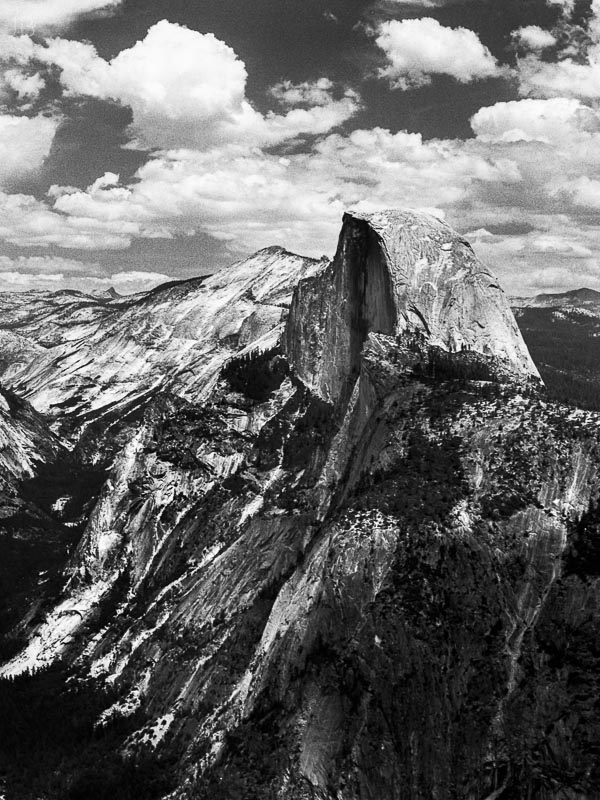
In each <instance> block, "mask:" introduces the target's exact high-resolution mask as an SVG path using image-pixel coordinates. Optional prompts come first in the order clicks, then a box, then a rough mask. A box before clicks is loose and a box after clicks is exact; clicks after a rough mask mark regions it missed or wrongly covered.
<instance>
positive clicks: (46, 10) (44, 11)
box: [0, 0, 122, 34]
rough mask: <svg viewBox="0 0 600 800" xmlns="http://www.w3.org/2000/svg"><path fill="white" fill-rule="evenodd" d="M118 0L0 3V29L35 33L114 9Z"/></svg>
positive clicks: (26, 0)
mask: <svg viewBox="0 0 600 800" xmlns="http://www.w3.org/2000/svg"><path fill="white" fill-rule="evenodd" d="M121 2H122V0H2V3H0V29H1V30H4V31H7V32H9V33H15V34H18V33H36V32H40V31H43V30H47V29H48V28H57V27H63V26H65V25H68V24H69V23H71V22H73V20H75V19H77V18H78V17H81V16H84V15H86V14H91V13H94V12H99V11H104V12H106V11H110V10H114V9H115V8H116V7H117V6H119V5H121Z"/></svg>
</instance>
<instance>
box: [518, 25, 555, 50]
mask: <svg viewBox="0 0 600 800" xmlns="http://www.w3.org/2000/svg"><path fill="white" fill-rule="evenodd" d="M513 38H514V39H515V40H516V41H517V42H518V43H519V44H520V45H521V46H523V47H525V48H527V49H528V50H536V51H539V50H544V49H546V48H547V47H552V46H553V45H555V44H556V37H555V36H554V35H553V34H552V33H550V31H547V30H544V28H540V27H539V25H527V26H526V27H524V28H519V29H518V30H516V31H515V32H514V33H513Z"/></svg>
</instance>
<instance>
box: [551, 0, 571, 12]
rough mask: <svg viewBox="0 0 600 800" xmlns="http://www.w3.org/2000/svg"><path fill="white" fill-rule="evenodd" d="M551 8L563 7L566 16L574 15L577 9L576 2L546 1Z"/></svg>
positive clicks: (564, 0) (569, 0)
mask: <svg viewBox="0 0 600 800" xmlns="http://www.w3.org/2000/svg"><path fill="white" fill-rule="evenodd" d="M546 3H547V4H548V5H549V6H561V7H562V9H563V11H564V13H565V14H567V15H568V14H572V13H573V10H574V8H575V0H546Z"/></svg>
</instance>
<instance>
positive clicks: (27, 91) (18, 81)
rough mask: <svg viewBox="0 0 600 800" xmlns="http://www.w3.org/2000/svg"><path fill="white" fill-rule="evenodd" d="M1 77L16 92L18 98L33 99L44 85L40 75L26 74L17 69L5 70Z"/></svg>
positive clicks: (44, 82)
mask: <svg viewBox="0 0 600 800" xmlns="http://www.w3.org/2000/svg"><path fill="white" fill-rule="evenodd" d="M2 78H3V80H4V83H5V84H6V86H7V87H8V88H10V89H12V90H13V91H14V92H16V93H17V95H18V96H19V98H20V99H33V98H35V97H37V96H38V95H39V94H40V92H41V91H42V89H43V88H44V87H45V86H46V81H45V80H44V79H43V78H42V76H41V75H38V74H34V75H28V74H27V73H25V72H23V71H22V70H19V69H8V70H6V71H5V72H4V73H3V75H2Z"/></svg>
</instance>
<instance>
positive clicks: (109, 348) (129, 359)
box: [0, 247, 319, 436]
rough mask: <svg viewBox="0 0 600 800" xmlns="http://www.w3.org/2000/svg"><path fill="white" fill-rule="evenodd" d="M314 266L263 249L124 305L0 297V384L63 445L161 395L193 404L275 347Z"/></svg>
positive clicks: (63, 297)
mask: <svg viewBox="0 0 600 800" xmlns="http://www.w3.org/2000/svg"><path fill="white" fill-rule="evenodd" d="M318 265H319V262H317V261H314V260H312V259H308V258H302V257H301V256H296V255H293V254H291V253H288V252H286V251H285V250H283V249H282V248H280V247H273V248H267V249H266V250H262V251H260V252H259V253H256V254H255V255H254V256H253V257H252V258H250V259H248V260H246V261H243V262H240V263H237V264H234V265H232V266H231V267H228V268H227V269H225V270H221V271H220V272H218V273H216V274H215V275H213V276H211V277H209V278H198V279H192V280H189V281H180V282H174V283H173V284H166V285H164V286H161V287H158V288H157V289H155V290H153V291H151V292H147V293H144V294H141V295H135V296H133V297H129V298H118V297H117V298H112V296H111V297H108V298H98V297H91V296H87V295H82V294H81V293H80V292H57V293H45V292H44V293H42V292H31V293H28V294H25V295H16V296H14V295H10V294H9V295H4V296H0V308H1V310H2V315H1V317H0V347H1V348H2V353H3V355H4V370H3V374H2V373H0V378H1V379H2V380H3V381H4V382H5V383H6V384H8V385H9V386H11V387H12V388H13V389H14V390H15V391H16V392H17V393H19V394H20V395H21V396H23V397H25V398H26V399H28V400H29V401H30V402H31V403H33V405H34V406H35V407H36V408H37V409H38V410H39V411H41V412H43V413H45V414H47V415H49V416H50V417H51V418H52V417H54V418H57V420H58V421H59V425H60V427H61V428H63V429H64V430H65V432H68V430H69V429H71V428H72V429H74V431H75V433H74V434H73V436H76V435H79V434H80V433H81V430H82V429H85V427H86V426H87V425H88V424H89V422H90V421H91V420H94V421H97V420H99V419H101V418H105V419H106V420H107V421H110V420H111V418H112V417H113V416H115V415H117V416H122V415H123V414H125V413H126V412H128V411H130V409H131V408H132V407H133V406H137V407H144V406H145V405H146V404H147V403H148V402H149V400H150V399H151V398H153V397H154V396H155V395H156V394H157V393H158V392H159V391H162V390H165V389H172V390H173V391H175V392H177V394H179V395H180V396H183V397H189V398H193V399H198V398H199V397H200V396H201V395H202V394H207V393H208V392H210V389H211V386H212V381H213V380H214V379H215V376H216V374H217V373H218V371H219V369H220V368H221V367H222V365H223V364H224V362H225V361H226V360H227V358H229V357H230V356H231V355H232V354H233V353H235V352H237V351H239V350H240V349H243V348H244V347H245V346H246V345H247V344H249V343H253V344H256V343H257V342H259V341H260V346H261V347H264V348H268V347H271V346H272V345H273V343H274V342H275V341H277V339H278V336H279V335H280V333H281V330H282V323H283V318H284V312H285V309H286V307H287V306H288V305H289V302H290V299H291V294H292V291H293V288H294V286H295V284H296V283H297V281H298V280H299V279H300V278H302V277H304V276H305V275H310V274H311V272H314V271H315V270H316V269H317V267H318ZM257 346H258V345H257Z"/></svg>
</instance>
